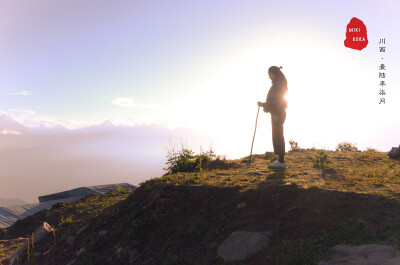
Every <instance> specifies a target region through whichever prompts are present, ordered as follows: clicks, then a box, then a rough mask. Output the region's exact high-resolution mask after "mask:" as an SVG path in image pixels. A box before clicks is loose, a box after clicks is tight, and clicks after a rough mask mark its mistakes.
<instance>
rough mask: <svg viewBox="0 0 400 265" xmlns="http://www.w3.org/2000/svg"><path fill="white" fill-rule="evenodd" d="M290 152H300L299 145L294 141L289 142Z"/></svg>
mask: <svg viewBox="0 0 400 265" xmlns="http://www.w3.org/2000/svg"><path fill="white" fill-rule="evenodd" d="M289 144H290V150H293V151H294V150H300V147H299V143H298V142H295V141H293V140H292V139H290V140H289Z"/></svg>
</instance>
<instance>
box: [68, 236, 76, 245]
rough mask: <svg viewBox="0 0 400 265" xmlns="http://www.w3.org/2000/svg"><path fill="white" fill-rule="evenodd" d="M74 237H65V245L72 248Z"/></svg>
mask: <svg viewBox="0 0 400 265" xmlns="http://www.w3.org/2000/svg"><path fill="white" fill-rule="evenodd" d="M75 238H76V236H69V237H67V244H68V245H69V246H70V247H72V246H73V245H74V242H75Z"/></svg>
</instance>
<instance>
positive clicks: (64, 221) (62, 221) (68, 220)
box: [58, 214, 72, 225]
mask: <svg viewBox="0 0 400 265" xmlns="http://www.w3.org/2000/svg"><path fill="white" fill-rule="evenodd" d="M70 223H72V214H70V215H68V216H67V217H65V218H64V216H61V219H60V222H59V223H58V224H59V225H67V224H70Z"/></svg>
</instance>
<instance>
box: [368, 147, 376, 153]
mask: <svg viewBox="0 0 400 265" xmlns="http://www.w3.org/2000/svg"><path fill="white" fill-rule="evenodd" d="M366 151H367V152H371V153H375V152H376V149H375V148H372V147H367V150H366Z"/></svg>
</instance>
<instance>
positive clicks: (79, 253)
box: [76, 248, 86, 256]
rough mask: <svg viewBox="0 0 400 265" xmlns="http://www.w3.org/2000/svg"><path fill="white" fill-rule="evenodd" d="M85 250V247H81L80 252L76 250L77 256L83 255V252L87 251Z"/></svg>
mask: <svg viewBox="0 0 400 265" xmlns="http://www.w3.org/2000/svg"><path fill="white" fill-rule="evenodd" d="M85 251H86V249H85V248H81V249H80V250H79V251H78V252H76V255H77V256H80V255H82V253H83V252H85Z"/></svg>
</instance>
